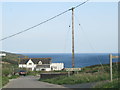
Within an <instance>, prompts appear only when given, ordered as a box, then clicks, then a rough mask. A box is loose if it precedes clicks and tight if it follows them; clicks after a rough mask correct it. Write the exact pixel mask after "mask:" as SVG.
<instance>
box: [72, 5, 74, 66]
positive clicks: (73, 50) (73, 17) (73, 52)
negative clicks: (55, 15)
mask: <svg viewBox="0 0 120 90" xmlns="http://www.w3.org/2000/svg"><path fill="white" fill-rule="evenodd" d="M74 67H75V63H74V7H73V8H72V68H74Z"/></svg>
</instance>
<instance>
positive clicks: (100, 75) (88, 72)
mask: <svg viewBox="0 0 120 90" xmlns="http://www.w3.org/2000/svg"><path fill="white" fill-rule="evenodd" d="M115 78H118V69H117V67H116V64H115V63H113V79H115ZM109 79H110V72H109V64H106V65H104V69H103V68H102V67H101V66H100V65H94V66H89V67H85V68H83V69H82V71H81V72H79V74H74V75H71V76H70V77H68V76H61V77H56V78H51V79H40V81H44V82H48V83H53V84H60V85H62V84H80V83H88V82H97V81H104V80H109Z"/></svg>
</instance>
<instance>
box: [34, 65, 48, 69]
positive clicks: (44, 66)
mask: <svg viewBox="0 0 120 90" xmlns="http://www.w3.org/2000/svg"><path fill="white" fill-rule="evenodd" d="M36 68H50V65H37V66H36Z"/></svg>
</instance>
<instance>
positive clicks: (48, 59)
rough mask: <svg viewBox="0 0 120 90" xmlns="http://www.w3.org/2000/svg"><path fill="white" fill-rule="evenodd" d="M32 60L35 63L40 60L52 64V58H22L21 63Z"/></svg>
mask: <svg viewBox="0 0 120 90" xmlns="http://www.w3.org/2000/svg"><path fill="white" fill-rule="evenodd" d="M30 59H31V60H32V62H33V63H34V64H38V62H39V61H41V62H42V64H50V63H51V58H23V59H21V60H20V63H19V64H26V63H27V62H28V61H29V60H30Z"/></svg>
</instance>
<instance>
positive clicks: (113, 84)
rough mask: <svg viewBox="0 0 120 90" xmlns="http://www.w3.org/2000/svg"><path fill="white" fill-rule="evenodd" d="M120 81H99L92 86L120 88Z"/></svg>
mask: <svg viewBox="0 0 120 90" xmlns="http://www.w3.org/2000/svg"><path fill="white" fill-rule="evenodd" d="M119 84H120V81H119V80H113V82H107V83H105V84H103V83H101V84H98V85H96V86H95V87H94V88H120V85H119Z"/></svg>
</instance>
